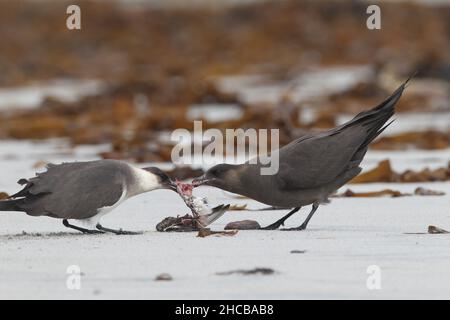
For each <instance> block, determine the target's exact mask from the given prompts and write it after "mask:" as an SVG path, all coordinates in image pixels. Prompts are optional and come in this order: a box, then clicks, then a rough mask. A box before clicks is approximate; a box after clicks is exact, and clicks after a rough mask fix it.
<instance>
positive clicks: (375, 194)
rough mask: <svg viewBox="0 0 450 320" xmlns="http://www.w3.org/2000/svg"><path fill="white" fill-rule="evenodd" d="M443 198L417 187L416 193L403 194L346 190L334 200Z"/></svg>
mask: <svg viewBox="0 0 450 320" xmlns="http://www.w3.org/2000/svg"><path fill="white" fill-rule="evenodd" d="M413 195H416V196H443V195H445V192H442V191H436V190H431V189H425V188H423V187H417V188H416V189H415V190H414V193H403V192H400V191H398V190H392V189H383V190H380V191H368V192H355V191H353V190H351V189H347V190H345V191H344V192H343V193H338V194H335V195H333V196H332V197H334V198H375V197H392V198H397V197H405V196H413Z"/></svg>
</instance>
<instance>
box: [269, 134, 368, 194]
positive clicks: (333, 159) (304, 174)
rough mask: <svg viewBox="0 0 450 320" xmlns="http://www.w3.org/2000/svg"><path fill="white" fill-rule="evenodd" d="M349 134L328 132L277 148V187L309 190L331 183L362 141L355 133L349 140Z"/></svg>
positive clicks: (347, 163) (342, 170) (343, 168)
mask: <svg viewBox="0 0 450 320" xmlns="http://www.w3.org/2000/svg"><path fill="white" fill-rule="evenodd" d="M350 131H353V130H350ZM350 131H347V130H346V131H342V132H330V131H328V132H324V133H321V134H318V135H315V136H309V137H307V138H305V139H299V140H297V141H294V142H293V143H291V144H289V145H287V146H285V147H283V148H281V149H280V150H279V171H278V174H277V177H276V179H277V183H278V185H279V187H280V188H281V189H284V190H290V189H291V190H292V189H309V188H315V187H319V186H322V185H325V184H327V183H329V182H331V181H333V180H334V179H335V178H336V177H337V176H339V175H340V174H341V173H343V172H344V171H345V169H346V168H347V167H348V166H349V163H350V161H351V158H352V157H353V155H354V154H355V152H356V151H357V149H358V147H359V145H360V143H358V142H357V141H361V140H362V137H360V133H359V132H356V131H355V132H354V136H353V137H352V136H351V135H352V133H351V132H350ZM355 142H356V143H355Z"/></svg>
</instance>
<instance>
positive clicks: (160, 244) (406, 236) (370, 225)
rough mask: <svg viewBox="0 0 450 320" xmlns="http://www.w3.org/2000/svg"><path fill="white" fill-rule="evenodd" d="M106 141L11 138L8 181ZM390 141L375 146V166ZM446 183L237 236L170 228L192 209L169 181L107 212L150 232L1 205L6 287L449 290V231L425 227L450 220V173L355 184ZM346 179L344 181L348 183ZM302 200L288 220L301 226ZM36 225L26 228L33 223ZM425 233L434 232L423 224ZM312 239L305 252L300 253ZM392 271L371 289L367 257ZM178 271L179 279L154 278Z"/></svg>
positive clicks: (3, 146) (92, 291)
mask: <svg viewBox="0 0 450 320" xmlns="http://www.w3.org/2000/svg"><path fill="white" fill-rule="evenodd" d="M99 148H103V147H89V146H85V147H79V148H77V149H75V151H74V152H72V151H70V149H68V148H66V147H65V145H64V142H63V141H56V142H52V143H40V144H33V143H31V142H1V143H0V165H1V168H2V172H1V175H0V191H6V192H9V193H12V192H14V191H16V190H17V189H18V185H16V183H15V182H16V181H17V180H18V179H19V178H21V177H30V176H32V175H34V171H36V169H34V168H33V165H34V164H35V163H36V162H38V161H41V160H45V161H54V162H59V161H67V160H75V159H77V160H86V159H94V158H96V152H97V151H98V150H99ZM389 155H390V153H379V152H371V153H369V154H368V156H367V160H366V161H365V162H364V163H365V165H366V166H367V167H371V166H373V165H374V163H375V160H377V159H379V158H383V157H384V156H389ZM392 155H393V156H392V157H391V159H392V162H393V166H394V168H395V169H399V170H401V169H403V167H415V168H421V167H423V166H425V165H430V166H433V159H435V161H437V162H438V163H439V165H441V164H442V163H445V162H446V161H448V160H449V152H448V151H445V152H441V153H438V154H436V153H428V152H414V151H411V152H408V153H402V155H403V156H402V157H400V155H399V154H398V153H395V152H394V153H392ZM419 185H420V186H424V187H429V188H432V189H435V190H441V191H445V192H447V195H446V196H441V197H402V198H372V199H352V198H345V199H333V201H332V203H331V204H330V205H326V206H322V207H320V208H319V211H318V212H317V214H316V216H315V217H314V218H313V219H312V221H311V223H310V228H309V229H308V230H306V231H301V232H283V231H240V232H239V233H238V234H237V235H235V236H233V237H207V238H198V237H196V233H159V232H156V231H155V225H156V223H158V222H159V221H160V220H162V219H163V218H164V217H166V216H174V215H177V214H184V213H187V212H188V210H187V209H186V207H185V206H184V204H183V202H182V200H181V199H179V197H178V196H177V195H176V194H175V193H173V192H170V191H154V192H151V193H148V194H144V195H140V196H138V197H135V198H133V199H131V200H129V201H128V202H125V203H124V204H122V205H121V206H120V207H118V208H117V209H116V210H115V211H113V213H111V214H110V215H109V216H107V217H105V219H104V221H103V222H104V223H103V224H104V225H105V226H110V227H116V228H117V227H120V228H124V229H128V230H143V231H145V233H144V234H143V235H137V236H115V235H109V234H104V235H82V234H79V233H77V232H72V231H70V230H68V229H66V228H64V227H63V226H62V224H61V221H59V220H56V219H51V218H45V217H41V218H33V217H29V216H26V215H24V214H22V213H16V212H11V213H9V212H0V298H7V299H15V298H29V299H42V298H43V299H52V298H58V299H80V298H88V299H91V298H92V299H107V298H125V299H127V298H130V299H131V298H137V299H169V298H171V299H196V298H198V299H220V298H225V299H287V298H292V299H313V298H325V299H327V298H343V299H352V298H358V299H384V298H388V299H391V298H414V299H418V298H425V299H430V298H447V299H448V298H450V275H449V272H448V270H449V267H450V250H449V245H450V234H436V235H432V234H426V231H427V226H428V225H436V226H439V227H441V228H444V229H447V230H448V229H450V211H449V205H450V183H426V184H389V185H387V184H372V185H352V186H350V188H351V189H352V190H356V191H365V190H380V189H382V188H385V187H390V188H393V189H397V190H401V191H405V192H412V191H413V190H414V189H415V188H416V187H417V186H419ZM347 187H349V186H346V187H344V188H347ZM196 194H197V195H204V196H207V197H208V198H209V200H210V202H211V203H212V204H219V203H233V204H244V203H246V204H248V206H249V207H250V208H261V207H263V205H261V204H259V203H257V202H255V201H251V200H248V199H237V198H234V197H231V196H230V195H228V194H225V193H224V192H222V191H220V190H217V189H213V188H208V187H202V188H199V189H198V190H196ZM308 210H309V208H303V209H302V210H301V212H300V214H297V215H296V216H294V217H293V218H291V220H288V223H287V226H297V225H299V224H300V223H301V222H302V220H303V219H304V218H305V216H306V213H307V211H308ZM284 213H285V211H270V212H269V211H259V212H255V211H243V212H237V211H234V212H229V213H227V214H226V215H225V216H224V217H223V218H221V219H219V220H218V221H217V222H216V223H214V224H213V225H212V229H215V230H221V229H223V227H224V226H225V224H226V223H228V222H230V221H236V220H241V219H255V220H258V221H259V222H260V223H261V224H262V225H266V224H268V223H271V222H273V221H274V220H275V219H277V218H279V217H280V216H282V215H283V214H284ZM22 232H26V234H22ZM414 233H424V234H414ZM292 250H305V252H304V253H291V251H292ZM71 265H77V266H79V268H80V270H81V272H82V276H81V289H80V290H69V289H68V288H67V285H66V281H67V279H68V277H69V274H67V268H68V267H69V266H71ZM371 265H376V266H378V267H379V268H380V271H381V273H380V274H381V278H380V279H381V289H380V290H369V289H368V288H367V285H366V281H367V279H368V277H369V276H370V275H369V274H368V273H367V269H368V267H369V266H371ZM255 267H266V268H272V269H274V270H275V271H276V272H275V274H273V275H227V276H226V275H217V274H216V273H217V272H222V271H231V270H235V269H253V268H255ZM160 273H169V274H171V275H172V277H173V281H154V278H155V277H156V276H157V275H158V274H160Z"/></svg>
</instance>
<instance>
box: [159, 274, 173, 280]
mask: <svg viewBox="0 0 450 320" xmlns="http://www.w3.org/2000/svg"><path fill="white" fill-rule="evenodd" d="M172 280H173V278H172V276H171V275H170V274H168V273H161V274H158V275H157V276H156V277H155V281H172Z"/></svg>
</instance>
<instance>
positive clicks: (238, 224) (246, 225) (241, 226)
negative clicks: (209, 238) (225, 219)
mask: <svg viewBox="0 0 450 320" xmlns="http://www.w3.org/2000/svg"><path fill="white" fill-rule="evenodd" d="M258 229H261V225H260V224H259V223H258V222H257V221H255V220H241V221H233V222H230V223H228V224H227V225H226V226H225V230H258Z"/></svg>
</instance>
